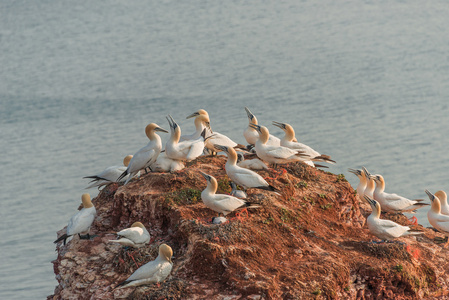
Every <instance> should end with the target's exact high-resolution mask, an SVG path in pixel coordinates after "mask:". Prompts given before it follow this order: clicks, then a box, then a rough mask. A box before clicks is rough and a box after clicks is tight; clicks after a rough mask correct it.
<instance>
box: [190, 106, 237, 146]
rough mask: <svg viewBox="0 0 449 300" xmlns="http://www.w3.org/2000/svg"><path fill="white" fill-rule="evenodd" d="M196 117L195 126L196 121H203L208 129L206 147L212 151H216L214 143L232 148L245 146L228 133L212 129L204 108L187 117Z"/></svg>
mask: <svg viewBox="0 0 449 300" xmlns="http://www.w3.org/2000/svg"><path fill="white" fill-rule="evenodd" d="M193 117H195V126H196V122H201V123H203V128H204V129H205V130H206V136H205V142H204V147H206V148H207V149H208V150H209V151H210V152H212V153H214V152H215V151H216V149H215V148H214V145H215V144H217V145H222V146H226V147H232V148H245V146H243V145H240V144H237V143H236V142H234V141H233V140H231V139H230V138H229V137H227V136H226V135H224V134H222V133H219V132H216V131H212V128H211V126H210V118H209V114H208V113H207V111H205V110H204V109H200V110H198V111H196V112H194V113H193V114H191V115H189V116H188V117H187V118H193ZM198 129H199V127H197V131H195V133H194V135H195V136H196V134H197V132H198Z"/></svg>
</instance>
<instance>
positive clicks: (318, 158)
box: [312, 154, 336, 164]
mask: <svg viewBox="0 0 449 300" xmlns="http://www.w3.org/2000/svg"><path fill="white" fill-rule="evenodd" d="M312 161H322V162H327V163H330V164H335V163H336V161H335V160H332V159H331V157H330V156H329V155H326V154H321V155H320V156H315V157H314V158H312Z"/></svg>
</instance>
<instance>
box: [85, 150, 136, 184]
mask: <svg viewBox="0 0 449 300" xmlns="http://www.w3.org/2000/svg"><path fill="white" fill-rule="evenodd" d="M132 157H133V156H132V155H128V156H126V157H125V158H124V159H123V166H112V167H108V168H106V169H104V170H103V171H102V172H100V173H98V174H96V175H92V176H86V177H83V178H90V179H92V180H91V181H90V182H89V183H90V184H89V185H88V186H87V187H86V189H90V188H93V187H96V186H98V187H101V186H103V185H106V184H108V183H111V182H115V181H117V178H119V177H120V175H122V173H123V172H125V171H126V168H127V167H128V165H129V162H130V161H131V158H132ZM127 179H128V175H126V176H125V177H123V178H122V180H121V181H125V180H127Z"/></svg>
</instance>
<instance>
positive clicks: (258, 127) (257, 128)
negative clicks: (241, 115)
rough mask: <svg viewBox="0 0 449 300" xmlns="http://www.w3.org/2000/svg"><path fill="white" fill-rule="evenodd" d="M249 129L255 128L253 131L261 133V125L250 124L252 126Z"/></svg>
mask: <svg viewBox="0 0 449 300" xmlns="http://www.w3.org/2000/svg"><path fill="white" fill-rule="evenodd" d="M249 127H251V128H253V129H256V130H257V131H259V132H260V126H259V125H256V124H254V123H250V124H249Z"/></svg>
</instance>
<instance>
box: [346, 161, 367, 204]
mask: <svg viewBox="0 0 449 300" xmlns="http://www.w3.org/2000/svg"><path fill="white" fill-rule="evenodd" d="M348 171H349V172H351V173H352V174H355V175H356V176H357V177H358V178H359V180H360V182H359V184H358V185H357V189H356V191H357V195H358V196H359V199H360V200H363V199H364V198H363V195H364V194H365V189H366V185H367V182H368V181H367V179H366V175H365V172H363V170H355V169H348Z"/></svg>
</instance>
